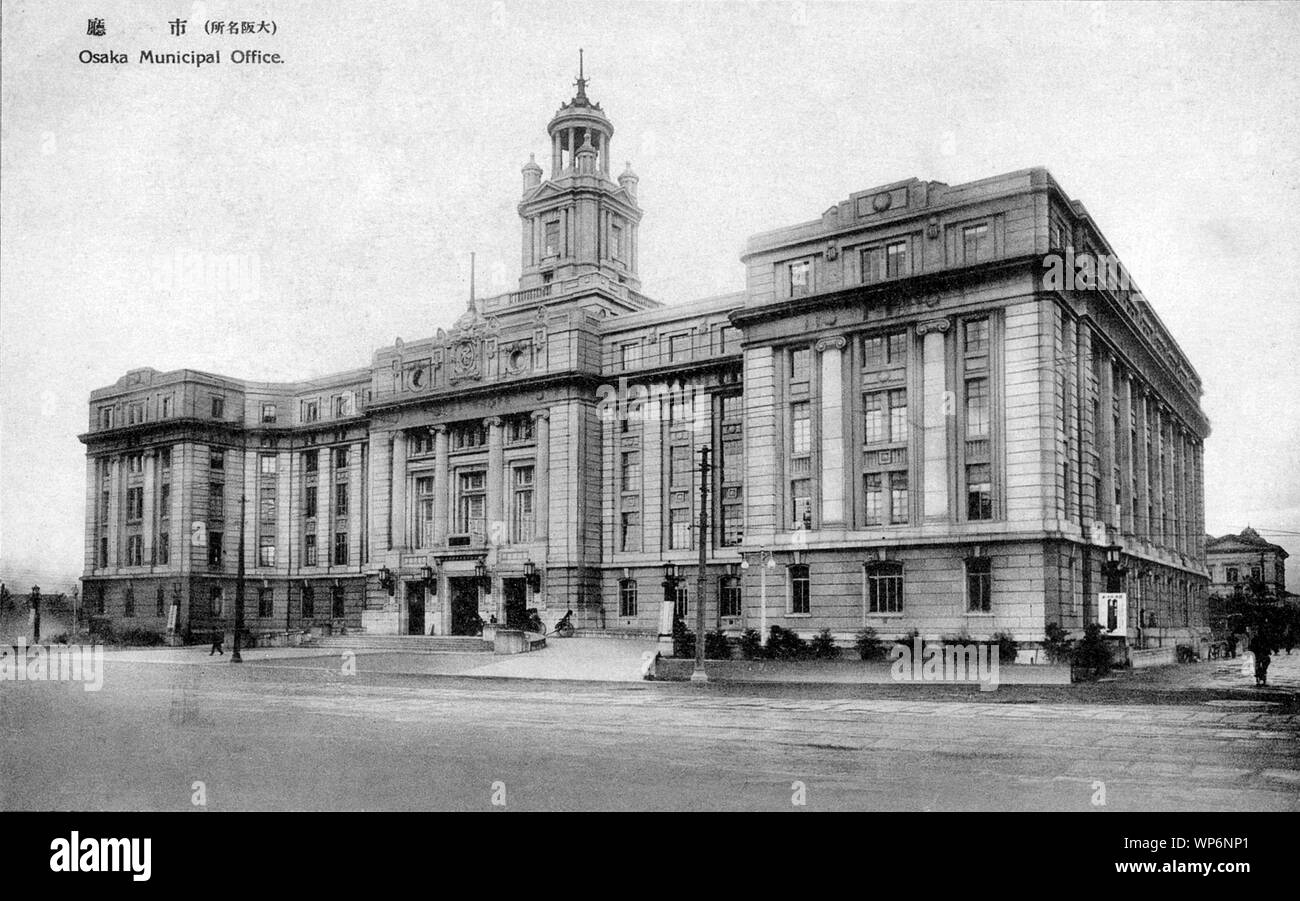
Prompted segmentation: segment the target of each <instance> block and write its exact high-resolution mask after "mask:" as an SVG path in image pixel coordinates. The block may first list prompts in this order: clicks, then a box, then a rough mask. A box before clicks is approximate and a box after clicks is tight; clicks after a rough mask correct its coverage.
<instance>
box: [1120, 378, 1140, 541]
mask: <svg viewBox="0 0 1300 901" xmlns="http://www.w3.org/2000/svg"><path fill="white" fill-rule="evenodd" d="M1116 389H1117V390H1118V391H1119V431H1118V432H1117V433H1116V434H1115V459H1116V461H1117V462H1118V464H1119V494H1120V503H1119V528H1120V531H1121V532H1123V533H1124V534H1128V535H1132V534H1135V533H1136V532H1137V524H1136V523H1135V522H1134V521H1133V473H1134V472H1135V470H1134V469H1133V467H1134V466H1136V465H1137V461H1136V460H1134V459H1133V453H1132V448H1133V429H1132V425H1131V420H1132V415H1133V396H1132V392H1133V383H1132V381H1131V380H1130V379H1129V377H1128V374H1127V373H1125V372H1123V371H1122V370H1121V371H1120V373H1119V381H1118V382H1117V384H1116Z"/></svg>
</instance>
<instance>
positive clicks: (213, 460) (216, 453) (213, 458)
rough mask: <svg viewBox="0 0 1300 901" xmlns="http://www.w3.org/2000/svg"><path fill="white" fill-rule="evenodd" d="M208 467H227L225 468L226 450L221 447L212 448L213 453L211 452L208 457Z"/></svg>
mask: <svg viewBox="0 0 1300 901" xmlns="http://www.w3.org/2000/svg"><path fill="white" fill-rule="evenodd" d="M208 468H209V469H225V468H226V452H225V451H224V450H222V449H221V448H216V447H214V448H213V449H212V453H211V454H210V455H209V457H208Z"/></svg>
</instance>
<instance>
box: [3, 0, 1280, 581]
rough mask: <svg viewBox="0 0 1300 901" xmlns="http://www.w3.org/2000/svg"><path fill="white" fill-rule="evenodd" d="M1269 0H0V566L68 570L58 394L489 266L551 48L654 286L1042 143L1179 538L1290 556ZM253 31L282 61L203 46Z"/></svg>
mask: <svg viewBox="0 0 1300 901" xmlns="http://www.w3.org/2000/svg"><path fill="white" fill-rule="evenodd" d="M1298 6H1300V5H1297V4H1288V3H1278V4H1263V3H1252V4H1231V3H1219V4H1188V5H1184V4H1162V3H1072V4H1054V3H1027V4H1020V3H943V4H915V5H914V4H910V3H901V2H900V3H895V2H889V3H884V2H881V3H870V2H868V3H844V4H839V3H825V4H823V3H788V2H781V3H704V4H695V3H649V2H645V3H642V2H638V3H614V2H609V3H599V4H576V3H574V4H571V3H514V2H476V3H465V4H448V3H440V4H416V3H411V4H397V3H382V2H367V3H355V2H350V3H329V2H315V3H310V4H308V3H305V2H304V3H288V2H261V3H239V2H229V3H209V4H204V3H183V2H170V0H164V2H151V3H139V4H126V3H115V2H108V0H96V2H94V3H91V4H83V3H78V2H65V3H60V4H48V3H37V2H30V3H28V2H11V0H3V18H2V20H0V578H3V579H6V580H7V581H10V582H16V583H17V584H19V585H27V584H31V582H29V581H28V580H32V581H38V580H43V581H45V583H46V584H47V585H48V584H50V583H52V582H57V583H59V584H64V585H70V584H71V582H72V580H74V579H75V578H76V576H77V575H78V574H79V573H80V571H81V566H82V554H83V550H82V541H83V522H84V504H85V500H84V491H85V457H84V447H83V445H82V444H81V443H80V442H79V441H78V439H77V435H78V434H80V433H82V432H84V431H86V429H87V425H88V422H87V420H88V412H87V411H88V396H89V393H90V391H91V390H92V389H94V388H96V387H100V386H104V385H109V384H111V383H113V382H114V381H116V379H118V378H119V377H120V376H122V375H123V374H124V373H125V372H126V371H127V370H129V369H134V368H138V367H144V366H151V367H153V368H155V369H158V370H163V371H165V370H169V369H175V368H181V367H188V368H194V369H200V370H207V371H212V372H218V373H222V374H226V375H231V376H236V377H243V378H249V379H266V380H284V381H293V380H300V379H307V378H312V377H315V376H320V375H323V374H326V373H330V372H334V371H339V370H343V369H350V368H354V367H362V366H366V365H368V364H369V362H370V357H371V354H372V353H373V351H374V350H375V349H376V348H379V347H381V346H383V345H387V344H391V343H392V342H393V340H394V338H396V337H398V336H401V337H402V338H403V339H404V340H412V339H415V338H419V337H422V336H428V335H430V334H432V333H433V332H434V330H435V329H437V328H438V327H440V326H441V327H446V326H448V325H449V324H450V322H451V321H452V320H453V319H454V318H455V316H456V315H458V314H459V312H460V311H461V310H463V309H464V303H465V299H466V297H467V296H468V291H469V255H470V253H471V252H473V253H476V255H477V260H478V265H477V273H478V276H477V281H478V286H479V291H480V293H481V294H490V293H498V292H502V291H507V290H511V289H512V288H513V287H515V280H516V279H517V278H518V272H519V247H520V238H519V220H518V214H517V212H516V209H515V205H516V203H517V202H518V200H519V197H520V193H521V187H522V180H521V175H520V168H521V167H522V165H523V164H524V163H525V162H526V161H527V160H528V155H529V154H530V153H535V154H536V155H537V159H538V162H539V163H541V164H542V166H543V167H547V166H549V153H548V152H547V150H548V143H547V138H546V131H545V128H546V123H547V121H548V120H549V119H550V118H551V116H552V115H553V114H554V113H555V111H556V108H557V107H558V106H559V105H560V104H561V103H563V102H565V101H567V100H568V99H569V98H570V97H571V96H572V95H573V91H574V88H573V79H574V77H575V76H576V74H577V73H576V69H577V62H578V48H579V47H581V48H583V49H584V51H585V59H586V74H587V76H588V77H589V78H590V79H591V81H590V85H589V87H588V93H589V95H590V96H591V97H592V99H593V100H596V101H599V102H600V103H601V105H602V106H603V108H604V109H605V111H606V113H607V114H608V115H609V116H610V118H611V120H612V121H613V123H614V126H615V134H614V138H613V142H612V145H611V150H612V158H613V162H614V166H613V167H612V168H616V169H617V170H619V171H621V170H622V168H623V166H624V164H625V163H627V162H630V163H631V164H632V166H633V168H634V169H635V171H636V173H637V174H638V175H639V176H640V179H641V181H640V191H639V199H640V203H641V206H642V207H643V208H644V209H645V211H646V212H645V218H644V220H643V221H642V225H641V233H640V237H641V259H640V263H641V277H642V280H643V289H644V291H645V293H647V294H649V295H651V296H653V297H655V298H657V299H660V300H662V301H664V302H666V303H680V302H683V301H687V300H691V299H694V298H699V297H705V296H709V295H713V294H720V293H725V292H731V291H737V290H742V289H743V287H744V272H743V269H742V267H741V264H740V261H739V257H740V253H741V250H742V247H743V245H744V241H745V239H746V237H747V236H748V235H750V234H753V233H755V232H759V231H766V230H769V229H772V228H777V227H781V226H784V225H790V224H794V223H797V222H803V221H806V220H809V219H814V218H816V217H818V216H819V215H820V213H821V211H822V210H824V209H826V208H827V207H828V206H830V205H831V204H833V203H835V202H837V201H839V200H842V199H846V198H847V197H848V195H849V194H850V193H852V192H855V191H859V190H863V189H865V188H869V187H872V186H875V185H880V184H885V183H888V182H892V181H897V180H900V179H904V178H909V177H913V176H915V177H918V178H922V179H933V180H937V181H943V182H947V183H949V184H958V183H961V182H965V181H970V180H973V179H978V178H984V177H988V176H991V175H995V174H999V173H1003V172H1009V171H1013V170H1016V169H1021V168H1024V167H1028V166H1037V165H1042V166H1046V167H1047V168H1048V169H1049V170H1050V171H1051V172H1052V173H1053V175H1054V176H1055V177H1056V178H1057V180H1058V181H1059V182H1060V183H1061V185H1062V186H1063V187H1064V189H1065V190H1066V191H1067V192H1068V193H1069V194H1070V195H1071V196H1072V197H1075V198H1077V199H1079V200H1081V201H1083V203H1084V204H1085V205H1086V206H1087V208H1088V210H1089V212H1090V213H1091V214H1092V215H1093V217H1094V219H1095V220H1096V221H1097V223H1098V224H1099V226H1100V228H1101V229H1102V231H1103V233H1104V234H1105V235H1106V236H1107V237H1108V239H1109V240H1110V242H1111V245H1112V246H1113V247H1114V248H1115V250H1116V252H1117V253H1118V254H1119V255H1120V257H1121V258H1122V259H1123V260H1124V262H1125V264H1126V266H1127V268H1128V269H1129V270H1130V271H1131V272H1132V274H1133V277H1134V279H1135V281H1136V282H1137V284H1138V285H1139V286H1140V287H1141V288H1142V290H1143V292H1144V294H1145V295H1146V296H1147V298H1148V299H1149V300H1150V301H1151V303H1152V304H1153V306H1154V307H1155V309H1156V311H1157V313H1158V314H1159V315H1160V317H1161V319H1162V320H1163V321H1164V322H1165V324H1166V325H1167V326H1168V328H1169V330H1170V331H1171V332H1172V334H1173V336H1174V338H1175V340H1177V341H1178V343H1179V344H1180V345H1181V347H1182V348H1183V350H1184V352H1185V353H1186V354H1187V356H1188V358H1189V359H1190V360H1191V362H1192V365H1193V366H1194V367H1195V368H1196V370H1197V371H1198V372H1199V373H1200V375H1201V377H1202V379H1203V381H1204V385H1205V395H1204V398H1203V405H1204V408H1205V410H1206V412H1207V413H1208V415H1209V417H1210V420H1211V422H1212V424H1213V429H1214V431H1213V434H1212V435H1211V437H1210V439H1209V440H1208V441H1207V443H1206V458H1205V463H1206V465H1205V478H1206V497H1207V509H1206V518H1207V530H1208V531H1210V532H1211V533H1213V534H1223V533H1226V532H1230V531H1231V532H1236V531H1239V530H1240V529H1242V528H1243V527H1244V526H1245V525H1247V524H1250V525H1252V526H1253V527H1255V528H1256V529H1257V530H1259V531H1260V532H1261V533H1262V534H1264V536H1265V537H1267V538H1269V539H1271V540H1273V541H1276V542H1277V543H1280V544H1282V545H1283V546H1284V547H1286V548H1287V549H1288V550H1289V551H1290V552H1291V553H1292V554H1296V553H1300V478H1298V477H1297V473H1300V427H1298V426H1297V423H1298V422H1300V416H1297V414H1296V411H1295V409H1294V408H1293V407H1292V403H1293V402H1295V401H1296V399H1297V398H1298V397H1300V367H1298V366H1297V365H1296V350H1297V346H1298V342H1297V338H1298V337H1300V291H1298V289H1297V285H1298V284H1300V254H1297V253H1296V252H1295V245H1296V235H1297V233H1298V232H1300V160H1298V158H1297V157H1298V154H1297V141H1298V139H1297V135H1300V121H1297V119H1298V115H1297V110H1300V96H1298V95H1300V59H1297V57H1298V56H1300V50H1297V48H1298V47H1300V9H1298V8H1297V7H1298ZM218 16H219V17H220V18H221V20H227V21H228V20H237V21H243V20H250V21H254V22H260V21H268V22H274V23H275V32H276V33H275V34H274V35H266V34H249V35H240V36H238V37H229V36H220V37H215V36H210V35H208V34H205V33H204V23H205V22H207V21H210V20H213V19H214V18H215V17H218ZM91 17H96V18H103V19H104V20H105V30H106V35H105V36H104V37H91V36H88V35H87V34H86V31H87V19H88V18H91ZM172 19H184V20H185V21H186V23H187V33H186V35H185V36H181V37H173V36H172V35H170V34H169V28H168V22H169V21H170V20H172ZM88 49H89V50H93V51H94V52H97V53H104V52H106V51H108V50H114V51H117V52H124V53H127V54H128V56H129V58H130V60H131V61H130V63H129V64H128V65H112V64H97V63H82V62H80V61H79V54H80V53H81V52H82V51H83V50H88ZM217 49H220V50H221V51H222V61H221V64H220V65H207V66H198V67H195V66H192V65H152V66H150V65H141V64H139V63H138V57H139V53H140V51H141V50H152V51H153V52H154V53H164V52H178V51H200V52H204V51H212V50H217ZM255 49H256V50H262V51H264V52H275V53H279V54H280V55H281V57H282V59H283V63H281V64H279V65H265V64H244V65H235V64H233V63H232V62H231V61H230V54H231V52H232V51H234V50H255ZM197 263H201V264H202V266H197V265H196V264H197ZM1288 533H1289V534H1288ZM1292 583H1293V584H1292V585H1291V586H1290V587H1291V588H1292V590H1297V588H1300V577H1296V578H1293V580H1292Z"/></svg>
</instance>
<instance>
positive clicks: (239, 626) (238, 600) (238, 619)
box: [230, 495, 248, 663]
mask: <svg viewBox="0 0 1300 901" xmlns="http://www.w3.org/2000/svg"><path fill="white" fill-rule="evenodd" d="M247 503H248V497H247V495H240V496H239V565H238V567H236V573H235V640H234V641H233V642H231V649H230V662H231V663H243V662H244V658H243V657H241V656H240V655H239V633H240V632H242V631H244V507H245V505H246V504H247Z"/></svg>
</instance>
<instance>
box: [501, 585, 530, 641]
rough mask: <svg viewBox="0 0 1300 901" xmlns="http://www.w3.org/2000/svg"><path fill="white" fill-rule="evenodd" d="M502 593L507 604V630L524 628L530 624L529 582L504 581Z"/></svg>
mask: <svg viewBox="0 0 1300 901" xmlns="http://www.w3.org/2000/svg"><path fill="white" fill-rule="evenodd" d="M501 591H502V593H503V594H504V596H505V602H506V628H507V629H522V628H524V627H525V626H526V625H527V624H528V581H527V580H526V579H502V580H501Z"/></svg>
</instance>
